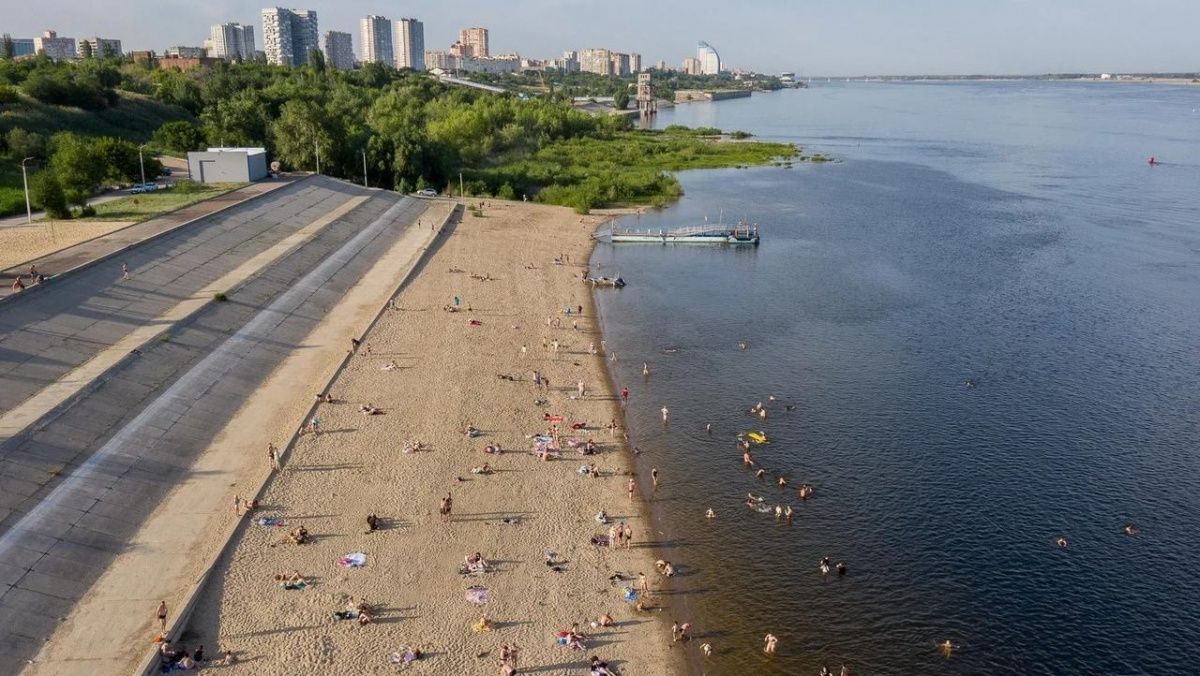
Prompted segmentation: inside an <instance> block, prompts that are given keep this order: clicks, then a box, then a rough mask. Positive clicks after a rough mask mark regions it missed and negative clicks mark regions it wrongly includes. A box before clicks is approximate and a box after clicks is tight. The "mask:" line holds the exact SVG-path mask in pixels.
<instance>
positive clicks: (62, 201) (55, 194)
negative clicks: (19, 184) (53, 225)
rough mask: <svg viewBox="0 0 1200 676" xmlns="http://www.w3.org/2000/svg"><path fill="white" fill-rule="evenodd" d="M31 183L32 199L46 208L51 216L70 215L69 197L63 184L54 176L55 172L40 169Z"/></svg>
mask: <svg viewBox="0 0 1200 676" xmlns="http://www.w3.org/2000/svg"><path fill="white" fill-rule="evenodd" d="M31 183H32V185H31V186H30V187H29V197H30V200H31V201H32V202H33V203H34V204H37V205H38V206H39V207H41V208H42V209H43V210H45V212H46V214H47V215H48V216H50V218H68V217H70V215H71V210H70V209H69V208H68V207H67V198H66V196H65V195H64V194H63V188H62V185H61V184H59V182H58V179H57V178H55V177H54V172H52V171H40V172H38V173H37V175H36V176H34V177H33V181H32V182H31Z"/></svg>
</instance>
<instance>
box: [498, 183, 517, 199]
mask: <svg viewBox="0 0 1200 676" xmlns="http://www.w3.org/2000/svg"><path fill="white" fill-rule="evenodd" d="M496 199H502V200H515V199H517V191H515V190H513V187H512V185H511V184H509V183H505V184H504V185H502V186H500V188H499V189H498V190H496Z"/></svg>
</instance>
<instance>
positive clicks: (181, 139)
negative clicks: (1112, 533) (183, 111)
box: [150, 120, 204, 153]
mask: <svg viewBox="0 0 1200 676" xmlns="http://www.w3.org/2000/svg"><path fill="white" fill-rule="evenodd" d="M150 142H151V143H153V144H154V145H155V146H157V147H159V148H162V149H164V150H170V151H173V152H177V153H186V152H188V151H192V150H199V149H200V148H202V147H204V132H203V131H201V130H200V128H199V127H197V126H196V125H194V124H192V123H191V122H188V121H186V120H178V121H175V122H164V123H163V125H162V126H161V127H159V128H158V129H156V130H155V131H154V134H153V135H152V136H151V137H150Z"/></svg>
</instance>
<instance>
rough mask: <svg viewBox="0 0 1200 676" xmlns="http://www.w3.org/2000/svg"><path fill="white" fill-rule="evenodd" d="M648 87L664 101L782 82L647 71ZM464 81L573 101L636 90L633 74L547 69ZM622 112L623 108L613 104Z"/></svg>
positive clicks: (750, 76) (778, 85) (770, 86)
mask: <svg viewBox="0 0 1200 676" xmlns="http://www.w3.org/2000/svg"><path fill="white" fill-rule="evenodd" d="M646 72H648V73H650V84H651V86H653V88H654V95H655V96H656V97H657V98H660V99H666V100H668V101H674V100H675V92H676V91H677V90H680V89H742V90H747V91H776V90H779V89H783V82H782V81H781V80H780V79H779V78H778V77H775V76H773V75H761V74H745V75H741V76H739V75H734V74H732V73H720V74H717V75H688V74H686V73H681V72H679V71H674V70H669V71H664V70H657V69H651V70H648V71H646ZM463 77H464V78H467V79H469V80H471V81H473V82H480V83H483V84H490V85H492V86H495V87H503V88H505V89H510V90H512V91H516V92H524V93H528V94H537V95H541V96H552V97H554V98H559V99H564V100H568V101H570V100H572V99H576V98H609V97H614V98H615V97H621V96H622V95H624V98H625V103H626V105H628V101H629V99H628V97H629V95H631V94H633V93H634V92H635V91H636V89H637V74H636V73H631V74H629V75H597V74H596V73H581V72H576V73H567V72H564V71H562V70H558V69H555V68H550V69H547V70H545V71H522V72H519V73H464V74H463ZM616 107H617V108H619V109H622V110H624V109H625V106H621V105H617V106H616Z"/></svg>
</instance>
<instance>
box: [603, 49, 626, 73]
mask: <svg viewBox="0 0 1200 676" xmlns="http://www.w3.org/2000/svg"><path fill="white" fill-rule="evenodd" d="M608 60H609V61H611V62H612V74H613V75H617V76H621V75H629V55H628V54H622V53H621V52H609V55H608Z"/></svg>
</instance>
